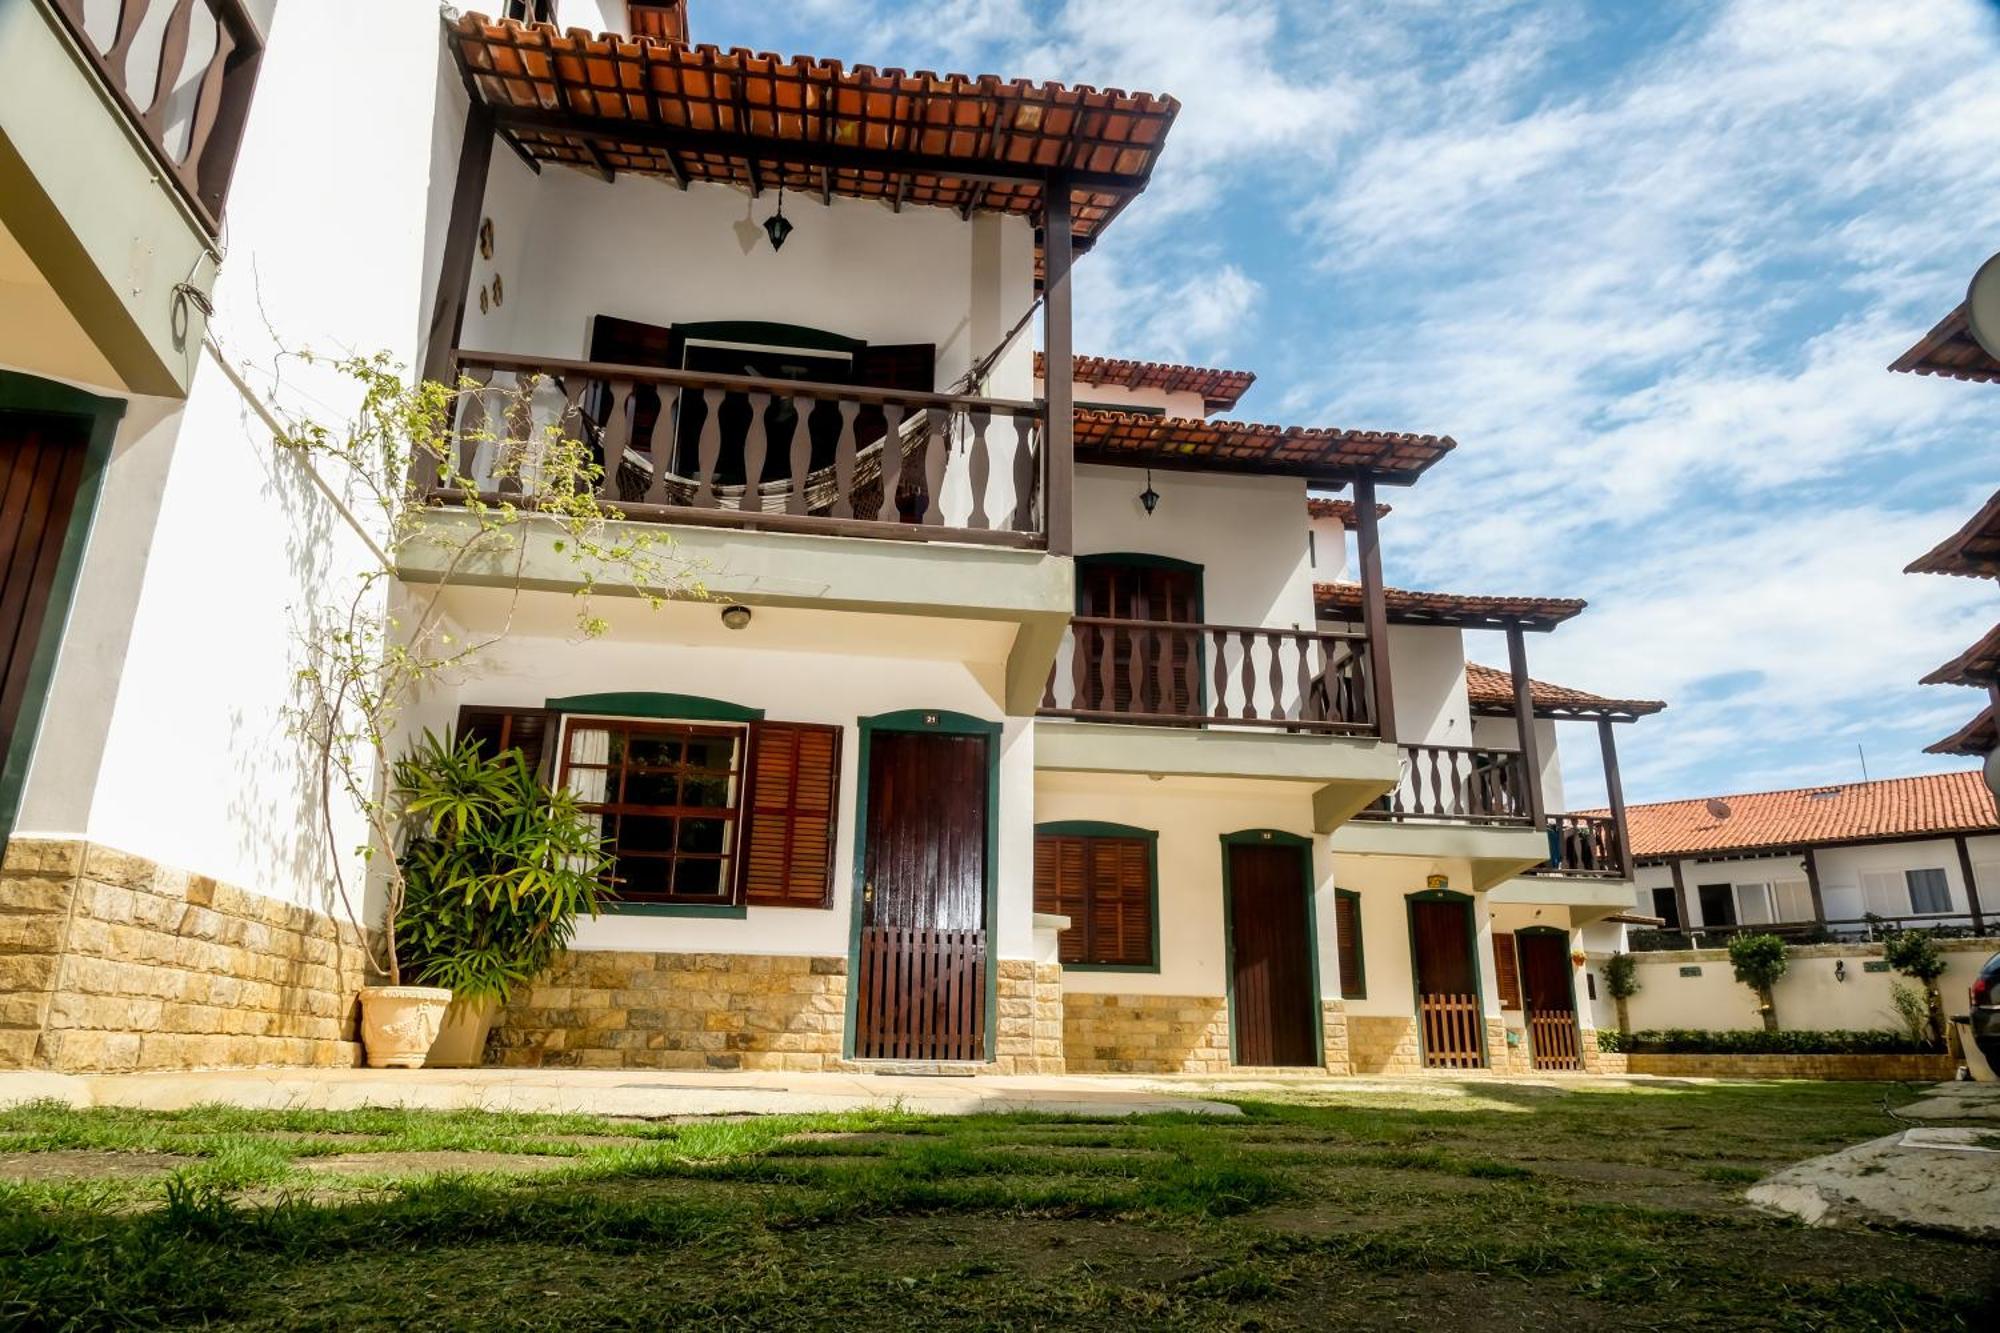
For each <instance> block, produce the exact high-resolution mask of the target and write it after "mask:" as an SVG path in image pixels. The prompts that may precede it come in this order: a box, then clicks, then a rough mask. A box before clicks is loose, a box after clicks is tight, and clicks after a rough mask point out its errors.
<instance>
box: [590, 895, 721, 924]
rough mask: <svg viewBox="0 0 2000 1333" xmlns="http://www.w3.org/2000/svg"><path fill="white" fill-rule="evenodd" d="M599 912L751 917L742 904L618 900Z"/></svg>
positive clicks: (625, 914) (620, 914) (640, 914)
mask: <svg viewBox="0 0 2000 1333" xmlns="http://www.w3.org/2000/svg"><path fill="white" fill-rule="evenodd" d="M598 911H599V912H600V913H601V914H602V915H604V916H681V917H710V918H713V919H715V920H718V921H741V920H743V919H744V918H745V917H747V916H748V915H750V909H749V908H748V907H747V906H745V905H744V904H742V903H715V904H708V903H647V902H630V903H628V902H620V901H618V900H617V899H607V900H605V901H604V902H601V903H599V904H598Z"/></svg>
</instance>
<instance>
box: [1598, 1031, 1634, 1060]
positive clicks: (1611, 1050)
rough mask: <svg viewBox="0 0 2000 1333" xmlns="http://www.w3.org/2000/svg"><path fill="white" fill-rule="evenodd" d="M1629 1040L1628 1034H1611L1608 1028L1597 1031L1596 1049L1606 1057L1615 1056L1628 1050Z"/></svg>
mask: <svg viewBox="0 0 2000 1333" xmlns="http://www.w3.org/2000/svg"><path fill="white" fill-rule="evenodd" d="M1631 1040H1632V1034H1631V1033H1629V1032H1613V1031H1612V1030H1611V1029H1610V1028H1599V1029H1597V1049H1598V1050H1600V1051H1603V1052H1604V1053H1605V1054H1607V1055H1617V1054H1618V1053H1619V1052H1621V1051H1625V1050H1629V1049H1630V1043H1631Z"/></svg>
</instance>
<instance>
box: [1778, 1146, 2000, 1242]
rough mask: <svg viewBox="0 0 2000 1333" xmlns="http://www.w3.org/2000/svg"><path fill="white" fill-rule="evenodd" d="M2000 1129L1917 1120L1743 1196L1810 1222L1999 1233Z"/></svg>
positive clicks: (1808, 1164) (1988, 1235)
mask: <svg viewBox="0 0 2000 1333" xmlns="http://www.w3.org/2000/svg"><path fill="white" fill-rule="evenodd" d="M1996 1148H2000V1132H1996V1131H1994V1130H1991V1129H1985V1128H1978V1127H1961V1128H1951V1129H1947V1128H1942V1127H1923V1128H1918V1129H1909V1130H1902V1131H1899V1132H1897V1133H1895V1134H1890V1135H1887V1136H1885V1137H1883V1138H1879V1139H1873V1140H1870V1141H1869V1142H1867V1143H1863V1144H1858V1145H1857V1146H1855V1147H1852V1148H1847V1149H1844V1150H1842V1151H1840V1152H1837V1153H1829V1154H1827V1155H1826V1156H1824V1157H1815V1158H1812V1159H1811V1160H1810V1161H1805V1162H1800V1163H1799V1164H1798V1165H1797V1166H1791V1167H1787V1168H1785V1169H1784V1170H1783V1171H1780V1172H1778V1173H1777V1174H1776V1175H1773V1176H1769V1177H1766V1178H1765V1179H1764V1180H1761V1181H1759V1182H1758V1183H1757V1184H1755V1185H1753V1186H1751V1187H1750V1189H1749V1191H1748V1192H1747V1193H1746V1195H1745V1197H1746V1198H1748V1199H1749V1200H1750V1202H1751V1203H1753V1204H1755V1205H1757V1206H1758V1207H1760V1208H1763V1209H1766V1210H1768V1211H1771V1212H1781V1213H1790V1214H1792V1215H1793V1216H1795V1217H1797V1218H1799V1219H1800V1220H1801V1221H1803V1222H1805V1223H1806V1224H1807V1225H1809V1226H1842V1225H1854V1224H1874V1225H1891V1226H1895V1225H1901V1226H1921V1227H1929V1228H1937V1229H1941V1230H1946V1231H1954V1232H1957V1233H1959V1234H1961V1235H1966V1236H1974V1237H1982V1238H1993V1239H2000V1151H1995V1149H1996Z"/></svg>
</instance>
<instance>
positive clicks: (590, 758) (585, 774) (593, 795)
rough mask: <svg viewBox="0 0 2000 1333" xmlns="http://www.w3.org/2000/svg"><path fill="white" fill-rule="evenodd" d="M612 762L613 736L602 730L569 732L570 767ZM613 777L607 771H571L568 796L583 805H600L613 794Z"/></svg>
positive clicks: (600, 728) (579, 728) (586, 728)
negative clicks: (608, 794)
mask: <svg viewBox="0 0 2000 1333" xmlns="http://www.w3.org/2000/svg"><path fill="white" fill-rule="evenodd" d="M610 761H611V733H610V732H609V731H606V730H605V729H604V728H603V727H589V726H576V727H571V728H570V729H569V762H570V763H571V764H573V765H574V764H606V763H609V762H610ZM610 778H611V773H610V771H609V770H608V769H604V768H570V769H569V770H568V784H567V785H568V786H569V794H570V795H572V796H574V797H576V799H577V801H578V802H579V803H580V804H583V805H601V804H602V803H603V802H604V798H605V795H606V793H607V792H608V791H609V790H610V785H609V784H610Z"/></svg>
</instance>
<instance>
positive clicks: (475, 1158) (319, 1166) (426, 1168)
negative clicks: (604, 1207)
mask: <svg viewBox="0 0 2000 1333" xmlns="http://www.w3.org/2000/svg"><path fill="white" fill-rule="evenodd" d="M578 1160H579V1159H578V1158H575V1157H557V1156H552V1155H549V1154H546V1153H524V1152H458V1151H445V1152H343V1153H331V1154H328V1155H327V1156H324V1157H298V1158H294V1159H293V1161H292V1165H293V1166H296V1167H300V1168H302V1169H304V1170H307V1171H312V1172H316V1173H318V1174H321V1175H329V1176H428V1175H436V1174H439V1173H442V1172H448V1171H449V1172H477V1171H506V1172H508V1173H510V1174H517V1175H518V1174H524V1173H529V1172H535V1171H555V1170H558V1169H560V1168H562V1167H566V1166H575V1165H576V1163H577V1162H578Z"/></svg>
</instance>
